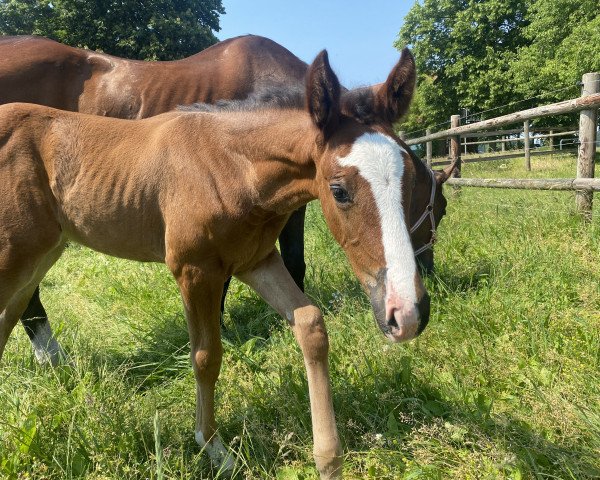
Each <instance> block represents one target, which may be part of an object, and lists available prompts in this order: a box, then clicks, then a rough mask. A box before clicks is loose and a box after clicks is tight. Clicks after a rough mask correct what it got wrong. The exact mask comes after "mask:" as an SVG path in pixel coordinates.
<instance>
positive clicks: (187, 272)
mask: <svg viewBox="0 0 600 480" xmlns="http://www.w3.org/2000/svg"><path fill="white" fill-rule="evenodd" d="M172 270H173V271H174V274H175V278H176V279H177V283H178V285H179V289H180V291H181V296H182V299H183V304H184V308H185V316H186V319H187V323H188V331H189V334H190V344H191V357H192V366H193V367H194V374H195V376H196V435H195V437H196V442H198V444H200V446H201V447H203V448H204V449H205V450H206V452H207V453H208V455H209V456H210V458H211V460H212V461H213V463H214V464H215V465H217V466H219V467H220V468H221V469H222V470H231V469H232V468H233V460H232V458H231V454H230V453H229V452H228V451H227V449H226V448H225V447H224V446H223V443H222V442H221V439H220V438H219V436H218V434H217V426H216V422H215V404H214V401H215V384H216V382H217V378H218V377H219V371H220V369H221V359H222V356H223V347H222V345H221V329H220V326H219V317H220V315H219V301H220V299H221V296H222V292H223V277H215V276H211V275H208V274H206V272H204V271H203V270H202V269H200V268H198V267H195V266H192V265H184V266H183V267H181V268H176V269H172Z"/></svg>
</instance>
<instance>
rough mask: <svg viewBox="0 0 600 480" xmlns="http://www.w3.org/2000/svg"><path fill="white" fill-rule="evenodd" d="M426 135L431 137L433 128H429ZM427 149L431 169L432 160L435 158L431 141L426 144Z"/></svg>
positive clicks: (428, 163) (428, 164)
mask: <svg viewBox="0 0 600 480" xmlns="http://www.w3.org/2000/svg"><path fill="white" fill-rule="evenodd" d="M425 134H426V135H431V128H428V129H427V130H425ZM425 149H426V158H427V166H428V167H429V168H431V159H432V158H433V142H432V141H431V140H429V141H428V142H427V143H426V144H425Z"/></svg>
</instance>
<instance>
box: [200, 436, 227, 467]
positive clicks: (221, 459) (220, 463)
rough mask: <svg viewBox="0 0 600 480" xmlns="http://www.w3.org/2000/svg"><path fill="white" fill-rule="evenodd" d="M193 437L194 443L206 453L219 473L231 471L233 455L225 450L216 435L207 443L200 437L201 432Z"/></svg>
mask: <svg viewBox="0 0 600 480" xmlns="http://www.w3.org/2000/svg"><path fill="white" fill-rule="evenodd" d="M195 437H196V443H197V444H198V445H200V446H201V447H202V449H203V450H204V451H205V452H206V453H208V456H209V457H210V460H211V462H212V463H213V465H214V466H215V467H217V468H218V469H219V471H221V472H229V473H231V472H232V471H233V466H234V464H235V462H234V460H233V455H232V453H231V452H230V451H229V450H228V449H227V448H225V446H224V445H223V442H222V441H221V439H220V438H219V437H218V435H214V436H213V438H211V439H210V441H208V442H207V441H206V440H204V435H202V432H196V435H195Z"/></svg>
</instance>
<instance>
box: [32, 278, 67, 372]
mask: <svg viewBox="0 0 600 480" xmlns="http://www.w3.org/2000/svg"><path fill="white" fill-rule="evenodd" d="M21 323H22V324H23V327H24V328H25V333H27V336H28V337H29V340H31V345H32V347H33V352H34V353H35V358H36V359H37V361H38V362H39V363H42V364H43V363H46V362H50V364H51V365H52V366H53V367H55V366H56V365H58V363H59V361H60V360H61V359H63V358H66V355H65V353H64V351H63V349H62V348H61V346H60V345H59V343H58V342H57V341H56V338H54V335H53V334H52V327H51V326H50V322H48V314H47V313H46V309H45V308H44V305H42V301H41V300H40V287H39V286H38V287H37V288H36V289H35V292H34V293H33V296H32V297H31V299H30V300H29V304H28V305H27V308H26V309H25V312H23V315H21Z"/></svg>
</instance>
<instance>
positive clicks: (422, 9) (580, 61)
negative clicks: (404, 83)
mask: <svg viewBox="0 0 600 480" xmlns="http://www.w3.org/2000/svg"><path fill="white" fill-rule="evenodd" d="M407 44H408V45H410V46H411V47H412V49H413V52H414V54H415V57H416V61H417V67H418V70H419V80H418V89H417V94H416V98H415V102H414V104H413V108H412V109H411V114H410V116H409V118H408V119H407V122H406V125H404V126H403V129H404V130H415V129H420V128H425V127H426V126H430V125H434V124H438V123H441V122H445V121H447V120H448V119H449V117H450V115H452V114H457V113H463V110H462V109H469V111H470V112H483V113H482V114H481V115H480V116H478V117H477V119H479V118H490V117H494V116H497V115H500V114H503V113H508V112H510V111H516V110H520V109H523V108H528V107H531V106H535V105H538V104H540V103H543V102H548V101H554V100H561V99H566V98H572V97H573V96H576V95H577V94H578V91H577V89H576V88H575V86H576V82H577V81H578V80H580V79H581V76H582V74H583V73H586V72H592V71H598V70H600V50H599V49H598V45H600V10H599V9H598V0H458V1H452V0H423V1H422V2H420V3H419V2H418V3H416V4H415V5H414V6H413V7H412V9H411V10H410V12H409V13H408V15H407V17H406V19H405V22H404V25H403V26H402V28H401V30H400V33H399V35H398V39H397V41H396V43H395V45H396V46H397V47H398V48H401V47H404V46H405V45H407ZM565 87H568V88H565ZM531 97H535V98H534V99H531V101H530V102H529V103H528V102H524V100H525V99H530V98H531ZM515 102H521V103H518V104H515ZM510 104H515V105H510ZM488 110H489V111H488ZM486 111H487V112H486Z"/></svg>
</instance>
